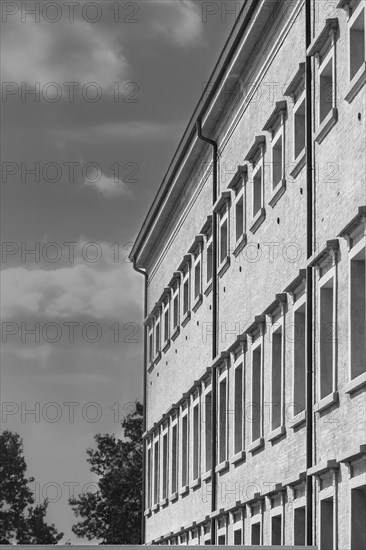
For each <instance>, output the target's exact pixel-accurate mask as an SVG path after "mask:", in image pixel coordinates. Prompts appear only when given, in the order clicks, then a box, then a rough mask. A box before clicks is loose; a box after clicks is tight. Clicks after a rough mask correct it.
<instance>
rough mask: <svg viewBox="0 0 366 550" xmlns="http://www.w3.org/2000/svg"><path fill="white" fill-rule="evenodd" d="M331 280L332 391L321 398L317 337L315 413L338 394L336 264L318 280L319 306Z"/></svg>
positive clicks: (336, 397) (327, 405)
mask: <svg viewBox="0 0 366 550" xmlns="http://www.w3.org/2000/svg"><path fill="white" fill-rule="evenodd" d="M331 279H333V326H334V334H333V342H332V344H333V345H332V347H333V364H332V391H331V393H329V394H328V395H326V396H324V397H323V398H321V397H320V396H321V386H320V384H321V364H320V349H321V338H320V337H318V344H317V352H318V357H317V373H318V384H317V402H316V405H315V411H316V412H320V411H323V410H324V409H326V408H327V407H329V406H331V405H332V404H334V403H335V402H337V400H338V392H337V338H338V336H337V333H338V331H337V322H338V316H337V303H338V300H337V298H338V297H337V288H338V281H337V262H336V263H335V265H333V266H332V267H331V268H330V269H329V271H327V272H326V273H325V275H323V276H321V277H320V278H319V280H318V291H317V303H318V305H319V304H320V292H321V289H322V288H323V287H324V286H325V284H326V283H327V282H329V281H330V280H331ZM317 317H318V319H317V320H318V334H320V330H321V326H320V325H321V319H320V307H318V315H317Z"/></svg>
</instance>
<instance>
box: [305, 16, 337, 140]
mask: <svg viewBox="0 0 366 550" xmlns="http://www.w3.org/2000/svg"><path fill="white" fill-rule="evenodd" d="M337 31H338V19H336V18H334V19H327V20H326V23H325V26H324V28H323V30H322V31H321V32H320V34H319V35H318V36H317V37H316V38H314V40H313V42H312V44H311V45H310V48H309V51H308V53H309V55H316V56H317V60H318V67H317V81H316V87H315V89H316V102H317V103H318V126H319V128H318V132H317V135H316V137H315V139H316V141H317V142H318V143H321V142H322V141H323V139H324V138H325V136H326V135H327V134H328V132H329V131H330V129H331V128H332V127H333V126H334V124H335V123H336V122H337V117H338V114H337V96H336V90H337V85H336V79H335V76H336V59H335V55H336V49H335V44H336V37H337Z"/></svg>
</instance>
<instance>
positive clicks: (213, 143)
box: [196, 118, 218, 545]
mask: <svg viewBox="0 0 366 550" xmlns="http://www.w3.org/2000/svg"><path fill="white" fill-rule="evenodd" d="M196 129H197V135H198V137H199V139H201V140H202V141H205V142H206V143H208V144H209V145H211V147H212V204H213V205H214V204H215V203H216V201H217V181H218V178H217V174H218V145H217V143H216V141H214V140H212V139H209V138H207V137H205V136H204V135H203V134H202V120H201V119H200V118H199V119H198V120H197V122H196ZM217 319H218V294H217V212H215V211H214V212H213V213H212V360H215V359H216V356H217V353H218V330H217ZM216 402H217V377H216V369H214V370H213V372H212V441H211V457H212V464H211V511H212V512H214V511H215V510H216V492H217V489H216V474H215V468H216V461H217V458H216V440H217V414H216ZM211 544H212V545H215V544H216V541H215V518H212V519H211Z"/></svg>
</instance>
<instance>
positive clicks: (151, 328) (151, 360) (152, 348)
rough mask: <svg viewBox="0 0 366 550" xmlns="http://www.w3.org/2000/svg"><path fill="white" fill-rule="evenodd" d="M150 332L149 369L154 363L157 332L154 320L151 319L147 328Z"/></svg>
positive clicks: (148, 332)
mask: <svg viewBox="0 0 366 550" xmlns="http://www.w3.org/2000/svg"><path fill="white" fill-rule="evenodd" d="M147 334H148V348H149V355H148V361H147V363H148V369H150V368H151V367H152V366H153V364H154V357H155V341H154V338H155V334H154V321H153V320H151V321H150V323H149V326H148V330H147ZM150 342H152V346H151V345H150Z"/></svg>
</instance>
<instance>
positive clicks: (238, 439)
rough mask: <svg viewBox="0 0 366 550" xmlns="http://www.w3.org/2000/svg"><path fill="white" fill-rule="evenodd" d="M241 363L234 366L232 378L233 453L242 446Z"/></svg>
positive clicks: (242, 388)
mask: <svg viewBox="0 0 366 550" xmlns="http://www.w3.org/2000/svg"><path fill="white" fill-rule="evenodd" d="M243 370H244V369H243V363H242V362H240V363H239V364H238V366H237V367H236V368H235V371H234V372H235V380H234V384H235V386H234V400H235V405H234V406H235V409H234V453H235V454H237V453H239V452H240V451H241V450H242V449H243V448H244V437H243V431H244V430H243V427H244V417H243V414H244V407H243V405H244V386H243Z"/></svg>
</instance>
